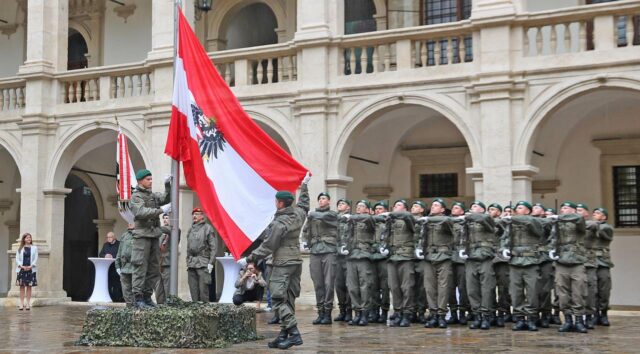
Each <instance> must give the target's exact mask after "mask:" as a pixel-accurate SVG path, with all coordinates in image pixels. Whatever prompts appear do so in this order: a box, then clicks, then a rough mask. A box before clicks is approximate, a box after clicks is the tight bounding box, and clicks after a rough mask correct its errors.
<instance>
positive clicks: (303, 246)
mask: <svg viewBox="0 0 640 354" xmlns="http://www.w3.org/2000/svg"><path fill="white" fill-rule="evenodd" d="M308 248H309V245H307V242H306V241H302V242H300V251H304V250H306V249H308Z"/></svg>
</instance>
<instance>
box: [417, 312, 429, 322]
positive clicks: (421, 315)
mask: <svg viewBox="0 0 640 354" xmlns="http://www.w3.org/2000/svg"><path fill="white" fill-rule="evenodd" d="M425 322H427V317H426V316H425V315H424V312H422V313H420V314H418V323H422V324H424V323H425Z"/></svg>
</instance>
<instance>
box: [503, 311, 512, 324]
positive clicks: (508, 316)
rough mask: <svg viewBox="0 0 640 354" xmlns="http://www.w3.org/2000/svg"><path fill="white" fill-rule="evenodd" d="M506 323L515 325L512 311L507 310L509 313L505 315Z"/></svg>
mask: <svg viewBox="0 0 640 354" xmlns="http://www.w3.org/2000/svg"><path fill="white" fill-rule="evenodd" d="M504 322H505V323H507V322H512V323H513V316H512V315H511V310H507V312H505V313H504Z"/></svg>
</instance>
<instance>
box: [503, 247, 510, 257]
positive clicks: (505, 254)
mask: <svg viewBox="0 0 640 354" xmlns="http://www.w3.org/2000/svg"><path fill="white" fill-rule="evenodd" d="M502 258H504V259H511V251H509V250H507V249H504V250H502Z"/></svg>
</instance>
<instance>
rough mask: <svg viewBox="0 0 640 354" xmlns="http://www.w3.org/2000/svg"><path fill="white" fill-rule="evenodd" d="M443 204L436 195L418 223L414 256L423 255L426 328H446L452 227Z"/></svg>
mask: <svg viewBox="0 0 640 354" xmlns="http://www.w3.org/2000/svg"><path fill="white" fill-rule="evenodd" d="M445 208H446V204H445V203H444V201H443V200H442V199H440V198H437V199H435V200H434V201H433V202H432V203H431V210H430V213H429V216H427V217H425V219H424V221H425V222H424V225H423V226H422V237H421V240H420V244H419V246H418V252H416V257H418V258H420V257H421V256H422V257H424V260H425V262H424V263H423V264H424V287H425V289H426V291H427V302H428V304H429V318H428V319H427V322H426V323H425V327H426V328H434V327H439V328H447V322H446V320H445V316H446V315H447V301H448V299H449V292H450V291H451V282H452V280H451V279H452V277H453V270H452V262H451V257H452V256H453V252H454V249H455V247H454V244H453V240H454V228H453V221H452V219H451V218H450V217H448V216H445V215H444V212H445Z"/></svg>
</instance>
